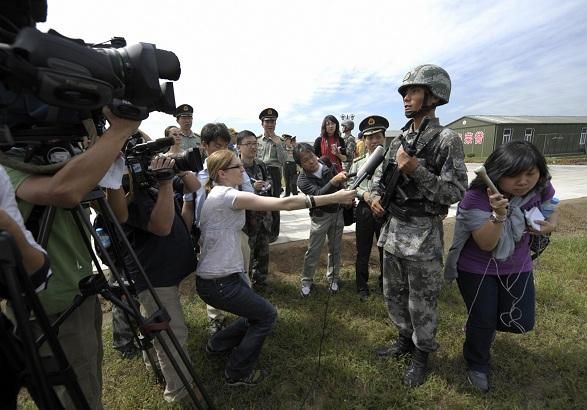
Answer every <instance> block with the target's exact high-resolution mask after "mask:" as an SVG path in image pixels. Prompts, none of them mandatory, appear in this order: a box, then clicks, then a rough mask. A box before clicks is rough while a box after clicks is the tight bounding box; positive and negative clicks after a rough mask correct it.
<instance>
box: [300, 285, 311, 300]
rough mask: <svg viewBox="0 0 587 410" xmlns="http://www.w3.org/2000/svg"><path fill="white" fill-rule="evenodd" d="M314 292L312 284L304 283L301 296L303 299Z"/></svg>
mask: <svg viewBox="0 0 587 410" xmlns="http://www.w3.org/2000/svg"><path fill="white" fill-rule="evenodd" d="M311 291H312V284H311V283H306V282H304V283H302V288H301V289H300V295H302V297H303V298H305V297H308V296H310V292H311Z"/></svg>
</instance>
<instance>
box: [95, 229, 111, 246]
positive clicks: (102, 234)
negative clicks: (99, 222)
mask: <svg viewBox="0 0 587 410" xmlns="http://www.w3.org/2000/svg"><path fill="white" fill-rule="evenodd" d="M96 234H97V235H98V238H100V242H102V246H104V248H108V247H110V245H112V241H111V240H110V236H108V234H107V233H106V231H105V230H104V228H98V229H96Z"/></svg>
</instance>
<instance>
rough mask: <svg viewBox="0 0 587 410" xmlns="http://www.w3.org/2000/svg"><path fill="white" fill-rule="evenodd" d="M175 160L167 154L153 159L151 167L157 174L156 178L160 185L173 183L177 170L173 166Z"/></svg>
mask: <svg viewBox="0 0 587 410" xmlns="http://www.w3.org/2000/svg"><path fill="white" fill-rule="evenodd" d="M174 165H175V160H174V159H173V158H170V157H167V156H165V155H158V156H156V157H155V158H153V159H152V160H151V164H150V165H149V169H150V170H151V171H153V173H154V174H155V178H156V179H157V181H158V182H159V186H161V185H164V184H165V185H167V184H171V183H172V181H173V176H174V175H175V172H174V171H173V167H174Z"/></svg>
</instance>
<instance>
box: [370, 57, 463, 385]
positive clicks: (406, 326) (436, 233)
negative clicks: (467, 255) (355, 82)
mask: <svg viewBox="0 0 587 410" xmlns="http://www.w3.org/2000/svg"><path fill="white" fill-rule="evenodd" d="M450 89H451V83H450V77H449V76H448V73H447V72H446V71H445V70H444V69H442V68H441V67H438V66H435V65H431V64H426V65H421V66H418V67H416V68H414V69H413V70H411V71H410V72H408V73H407V74H406V76H405V77H404V79H403V82H402V84H401V86H400V87H399V89H398V91H399V93H400V94H401V96H402V98H403V105H404V110H405V115H406V117H408V118H410V121H409V122H408V123H407V124H406V126H404V128H402V131H403V133H402V135H400V137H398V138H396V139H395V140H394V141H393V142H392V143H391V145H390V148H389V150H388V153H387V156H386V162H384V167H383V169H384V170H385V171H383V173H381V172H379V173H377V172H376V175H375V178H374V179H375V183H377V182H378V180H379V179H380V178H379V177H381V179H382V181H383V182H384V183H388V185H393V184H392V182H393V178H388V176H390V175H393V174H395V172H401V174H396V175H399V176H400V178H399V180H398V183H397V184H395V186H386V187H385V192H382V195H383V197H382V198H381V201H380V200H379V197H378V195H377V192H375V189H373V190H372V195H373V201H372V204H371V209H372V210H373V211H374V213H375V214H376V215H378V216H381V217H383V216H384V215H385V214H386V213H389V214H390V215H389V217H388V219H387V221H386V222H385V224H384V226H383V228H382V230H381V236H380V237H379V242H378V245H379V246H382V247H383V249H384V256H383V294H384V299H385V303H386V306H387V311H388V313H389V317H390V319H391V320H392V322H393V323H394V324H395V326H396V327H397V329H398V332H399V338H398V339H397V340H396V341H395V342H394V343H392V344H390V345H387V346H385V347H383V348H380V349H378V350H377V351H376V352H377V354H378V356H380V357H387V356H393V357H399V356H401V355H404V354H409V353H411V362H410V364H409V366H408V368H407V369H406V372H405V375H404V384H406V385H408V386H410V387H415V386H418V385H420V384H422V383H424V381H425V379H426V374H427V371H428V355H429V353H430V352H433V351H435V350H436V349H437V348H438V343H437V342H436V338H435V336H436V328H437V320H438V319H437V298H438V294H439V293H440V289H441V287H442V283H443V276H442V254H443V229H442V228H443V227H442V220H443V219H444V218H445V217H446V215H447V213H448V208H449V206H450V205H451V204H453V203H455V202H458V201H459V200H460V199H461V198H462V197H463V194H464V191H465V189H466V185H467V169H466V167H465V161H464V152H463V143H462V141H461V139H460V138H459V136H458V135H457V134H456V133H455V132H454V131H452V130H450V129H448V128H446V127H443V126H441V125H440V123H439V120H438V118H436V116H435V110H436V107H437V106H440V105H443V104H446V103H448V100H449V96H450ZM404 142H405V143H406V145H405V146H404V144H403V143H404ZM414 145H415V147H414ZM412 148H414V150H412ZM390 162H391V164H389V163H390ZM394 162H395V165H396V166H395V170H394V171H392V168H393V163H394ZM388 165H392V167H389V166H388ZM382 174H383V175H382ZM396 187H397V188H396ZM398 188H399V189H398ZM388 199H389V201H388ZM382 205H383V206H385V208H386V209H384V208H383V207H382Z"/></svg>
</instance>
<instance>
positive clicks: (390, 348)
mask: <svg viewBox="0 0 587 410" xmlns="http://www.w3.org/2000/svg"><path fill="white" fill-rule="evenodd" d="M413 350H414V342H412V339H410V338H409V337H405V336H400V337H398V338H397V340H396V341H395V342H393V343H392V344H391V345H387V346H383V347H380V348H379V349H376V350H375V354H376V355H377V357H380V358H384V357H389V356H391V357H394V358H396V359H397V358H399V357H400V356H403V355H405V354H408V353H412V351H413Z"/></svg>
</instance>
